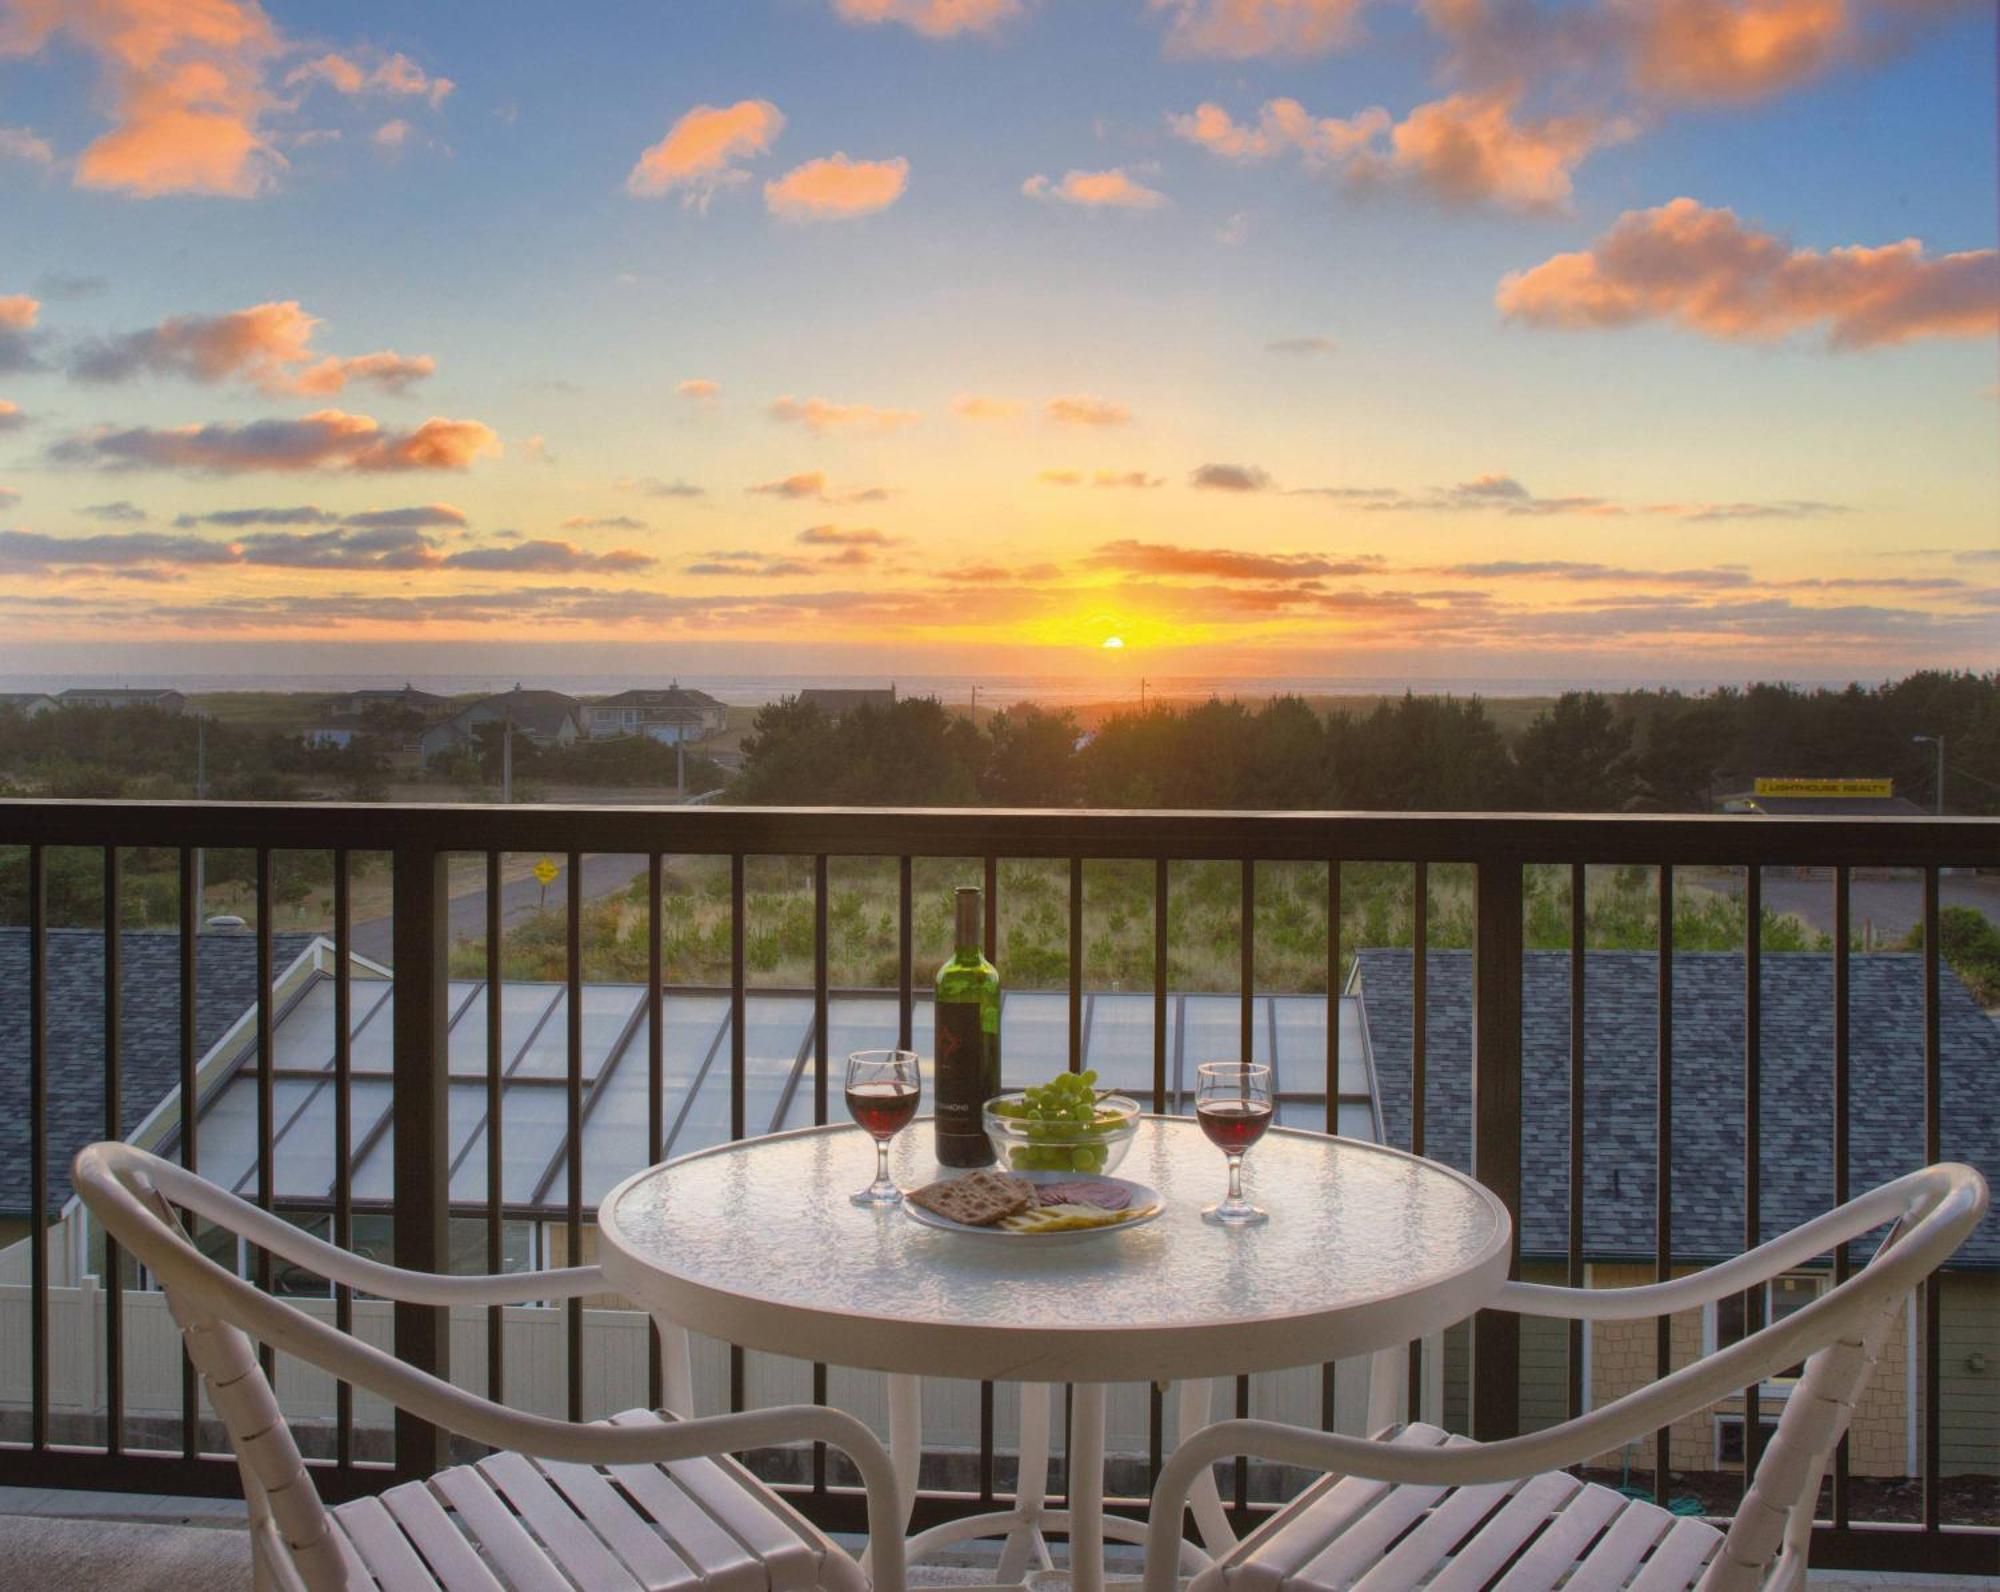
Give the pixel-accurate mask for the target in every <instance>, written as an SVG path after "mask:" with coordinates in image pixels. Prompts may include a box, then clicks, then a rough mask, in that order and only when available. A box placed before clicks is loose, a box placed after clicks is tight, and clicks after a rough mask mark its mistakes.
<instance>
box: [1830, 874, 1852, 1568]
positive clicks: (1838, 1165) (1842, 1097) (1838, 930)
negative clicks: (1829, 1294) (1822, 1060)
mask: <svg viewBox="0 0 2000 1592" xmlns="http://www.w3.org/2000/svg"><path fill="white" fill-rule="evenodd" d="M1849 877H1850V871H1849V869H1848V866H1847V864H1845V863H1842V864H1841V865H1840V866H1839V867H1837V868H1835V869H1834V871H1833V1203H1834V1204H1835V1205H1845V1204H1846V1203H1847V1191H1848V1173H1849V1163H1848V1099H1849V1088H1850V1082H1851V1079H1850V1075H1849V1071H1848V1060H1849V1052H1850V1048H1851V1042H1852V1036H1851V1034H1850V1032H1849V1028H1848V1023H1849V1020H1850V1019H1849V1013H1848V1003H1849V1000H1850V998H1851V996H1852V993H1853V985H1852V983H1851V982H1850V980H1851V976H1852V971H1853V970H1852V969H1851V968H1850V967H1849V966H1848V960H1847V959H1848V943H1847V941H1848V935H1849V933H1850V932H1851V930H1852V919H1851V917H1850V914H1851V912H1852V910H1853V908H1852V902H1851V900H1850V898H1849V895H1848V883H1849ZM1852 1258H1853V1256H1852V1253H1851V1251H1850V1249H1849V1246H1847V1245H1846V1244H1841V1245H1839V1246H1838V1247H1837V1248H1836V1249H1835V1250H1834V1252H1833V1281H1834V1285H1835V1286H1836V1287H1838V1286H1839V1285H1840V1284H1841V1283H1844V1282H1845V1281H1847V1278H1848V1274H1849V1272H1850V1271H1851V1269H1852V1267H1851V1264H1850V1263H1851V1261H1852ZM1850 1504H1851V1499H1850V1497H1849V1493H1848V1451H1847V1437H1846V1434H1844V1433H1843V1434H1842V1436H1841V1439H1840V1443H1839V1446H1838V1447H1836V1448H1835V1449H1834V1451H1833V1527H1834V1530H1836V1531H1845V1530H1846V1529H1847V1525H1848V1513H1849V1508H1850Z"/></svg>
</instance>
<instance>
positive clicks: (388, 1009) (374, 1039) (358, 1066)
mask: <svg viewBox="0 0 2000 1592" xmlns="http://www.w3.org/2000/svg"><path fill="white" fill-rule="evenodd" d="M381 988H382V989H383V992H384V993H383V995H382V997H381V999H380V1000H372V1001H370V1002H369V1004H368V1006H367V1008H366V1010H367V1012H368V1018H367V1022H366V1026H364V1025H363V1022H362V1018H361V1013H362V1011H363V1007H362V996H361V989H362V986H361V985H359V984H357V985H355V987H354V1011H355V1020H354V1028H355V1033H354V1038H353V1040H352V1042H351V1043H350V1044H349V1045H348V1047H347V1064H348V1065H349V1066H350V1067H352V1068H353V1069H354V1070H355V1071H356V1072H379V1073H390V1072H394V1071H395V1069H396V995H395V992H394V991H393V990H391V989H389V988H388V986H386V985H383V986H381Z"/></svg>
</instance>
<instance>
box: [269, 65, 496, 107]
mask: <svg viewBox="0 0 2000 1592" xmlns="http://www.w3.org/2000/svg"><path fill="white" fill-rule="evenodd" d="M301 83H324V84H326V86H327V87H328V88H330V89H332V90H333V91H334V92H335V93H336V94H347V95H358V94H382V95H388V96H390V97H393V98H398V99H410V98H422V99H427V100H429V101H430V102H431V108H432V109H433V110H435V109H436V108H437V107H438V106H439V105H442V104H443V103H444V101H445V97H446V96H447V95H448V94H450V93H451V91H452V90H453V89H455V88H456V87H458V85H457V84H456V83H454V82H452V80H451V79H450V78H448V77H440V76H435V75H433V74H432V73H429V72H426V71H425V70H424V69H423V68H422V67H421V66H419V65H418V64H417V63H416V62H415V61H413V60H411V59H410V58H409V57H408V56H407V55H404V54H402V53H400V52H398V53H397V54H395V55H391V56H389V57H388V58H387V59H386V60H383V61H381V62H378V63H377V64H376V65H375V66H374V67H373V68H372V69H370V68H368V67H364V66H362V65H360V64H359V63H357V62H356V61H354V60H353V59H352V58H351V57H348V56H345V55H338V54H335V53H333V52H331V51H329V52H328V53H327V54H325V55H322V56H320V57H318V58H317V59H315V60H311V61H307V62H305V63H304V64H303V65H301V66H295V67H293V68H292V69H291V71H289V72H287V73H286V74H285V86H286V87H287V88H296V87H298V86H299V85H300V84H301Z"/></svg>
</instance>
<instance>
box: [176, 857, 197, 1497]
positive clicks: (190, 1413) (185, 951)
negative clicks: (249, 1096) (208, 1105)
mask: <svg viewBox="0 0 2000 1592" xmlns="http://www.w3.org/2000/svg"><path fill="white" fill-rule="evenodd" d="M194 859H195V853H194V852H193V851H191V850H189V849H187V848H186V847H183V848H182V849H181V854H180V865H181V877H180V918H181V922H180V932H181V943H180V953H181V969H180V971H181V987H180V1052H181V1068H180V1110H181V1135H180V1145H181V1165H182V1166H184V1167H186V1168H187V1169H188V1170H189V1171H190V1172H192V1171H195V1170H197V1168H198V1165H199V1162H198V1156H197V1152H198V1150H199V1149H200V1140H199V1136H198V1134H197V1131H196V1130H197V1129H198V1128H199V1126H200V1119H199V1115H198V1113H197V1112H196V1111H195V1105H196V1102H197V1100H198V1098H199V1096H198V1093H197V1090H196V1088H195V1062H196V1061H197V1059H198V1058H199V1055H200V1052H199V1051H198V1050H197V1049H196V1039H197V1034H198V1032H199V1031H198V1029H197V1028H196V1024H195V1016H196V1011H195V1008H196V1001H197V995H196V988H195V973H196V963H195V957H196V947H197V946H198V944H199V940H198V938H197V935H198V933H199V930H200V926H201V902H200V901H198V900H197V899H196V898H195V866H194ZM200 1450H201V1406H200V1405H199V1404H198V1403H197V1402H196V1396H195V1378H194V1361H192V1360H190V1359H189V1358H188V1356H187V1350H186V1349H185V1348H183V1349H182V1351H181V1458H183V1459H193V1458H194V1457H195V1455H196V1454H197V1453H199V1452H200Z"/></svg>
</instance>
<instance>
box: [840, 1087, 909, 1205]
mask: <svg viewBox="0 0 2000 1592" xmlns="http://www.w3.org/2000/svg"><path fill="white" fill-rule="evenodd" d="M923 1091H924V1084H923V1075H922V1074H921V1073H920V1072H919V1071H918V1070H917V1053H916V1052H915V1051H914V1050H857V1051H855V1052H854V1054H853V1055H851V1056H849V1057H848V1058H847V1111H848V1115H849V1116H851V1117H853V1118H854V1120H855V1122H856V1123H857V1124H858V1125H859V1126H860V1128H861V1131H862V1132H863V1133H865V1134H867V1135H868V1136H869V1137H870V1138H871V1139H873V1140H874V1141H875V1181H874V1182H873V1183H870V1184H869V1185H868V1186H867V1187H866V1188H865V1189H862V1190H861V1191H860V1192H859V1193H858V1194H850V1195H849V1196H848V1198H849V1199H851V1200H853V1201H854V1203H855V1204H856V1205H866V1206H874V1207H883V1206H890V1205H900V1204H902V1203H903V1191H902V1190H901V1189H899V1188H897V1187H896V1185H895V1182H894V1181H893V1180H892V1179H891V1178H890V1176H889V1141H890V1140H891V1139H893V1138H894V1137H895V1136H896V1135H897V1134H899V1133H901V1132H902V1131H903V1129H905V1128H906V1127H908V1126H909V1125H910V1119H911V1118H913V1117H914V1116H916V1114H917V1102H918V1101H919V1100H920V1099H922V1098H923Z"/></svg>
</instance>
